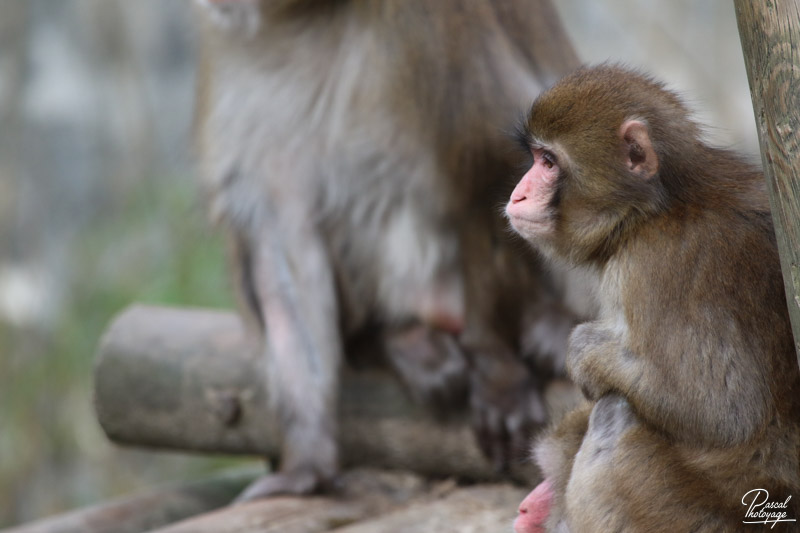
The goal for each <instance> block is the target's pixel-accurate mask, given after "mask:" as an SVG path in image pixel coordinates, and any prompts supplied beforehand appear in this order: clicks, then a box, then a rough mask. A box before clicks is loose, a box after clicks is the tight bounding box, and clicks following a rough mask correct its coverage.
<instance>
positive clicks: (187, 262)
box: [0, 176, 241, 527]
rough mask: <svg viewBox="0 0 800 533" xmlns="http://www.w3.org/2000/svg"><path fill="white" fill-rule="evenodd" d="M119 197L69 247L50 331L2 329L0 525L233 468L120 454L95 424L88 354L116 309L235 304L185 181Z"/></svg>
mask: <svg viewBox="0 0 800 533" xmlns="http://www.w3.org/2000/svg"><path fill="white" fill-rule="evenodd" d="M128 188H129V190H123V191H114V194H113V195H112V197H111V198H109V200H108V201H107V202H105V203H104V204H103V205H102V206H101V207H100V208H98V209H97V213H96V214H95V215H94V216H92V222H91V223H90V224H89V225H87V226H86V227H84V228H83V230H82V231H81V232H80V233H79V234H78V235H77V236H76V238H75V239H74V242H72V243H71V244H72V246H71V251H70V254H69V257H70V261H71V264H69V265H67V266H66V268H68V269H69V271H70V274H71V275H70V276H69V279H70V287H69V288H68V290H67V294H66V302H65V305H64V306H63V307H62V309H63V311H62V312H60V313H59V314H58V316H57V317H56V318H55V321H54V323H53V324H51V326H50V327H47V328H41V329H26V330H23V329H12V328H10V327H9V326H8V325H3V324H2V323H0V346H4V347H7V348H6V349H5V350H3V352H4V353H2V354H0V363H2V364H0V369H2V372H3V374H4V375H3V376H0V378H2V379H0V383H1V384H2V386H0V527H2V526H4V525H10V524H14V523H18V522H21V521H28V520H31V519H33V518H37V517H39V516H42V515H47V514H51V513H55V512H60V511H63V510H65V509H70V508H74V507H77V506H82V505H86V504H89V503H94V502H96V501H100V500H103V499H106V498H109V497H113V496H116V495H119V494H123V493H126V492H130V491H132V490H137V489H144V488H146V487H147V486H148V485H151V484H154V483H158V482H162V481H168V480H179V479H192V478H196V477H198V476H201V475H204V474H207V473H208V472H209V471H211V470H214V469H216V468H219V467H222V466H229V465H230V464H231V463H237V462H238V461H241V460H234V459H230V458H200V457H187V456H181V455H179V454H167V453H153V452H146V451H134V450H124V449H120V448H118V447H116V446H114V445H112V444H111V443H109V442H108V441H107V439H106V438H105V436H104V435H103V434H102V431H101V430H100V428H99V426H98V424H97V422H96V420H95V417H94V411H93V408H92V398H91V394H92V393H91V391H92V365H93V355H94V351H95V348H96V346H97V342H98V339H99V338H100V336H101V334H102V332H103V330H104V328H105V327H106V326H107V325H108V323H109V322H110V320H111V319H112V317H113V316H114V315H115V314H116V313H117V312H119V311H121V310H122V309H123V308H125V307H126V306H127V305H129V304H130V303H132V302H135V301H138V302H147V303H156V304H167V305H195V306H207V307H225V308H230V307H232V306H233V299H232V296H231V291H230V287H229V283H228V277H227V275H226V269H225V259H224V253H223V247H222V243H221V242H220V239H219V236H218V234H217V232H215V231H214V229H213V228H211V227H210V226H209V224H208V223H207V221H206V215H205V209H204V206H203V205H202V202H201V201H200V199H199V195H198V194H197V187H196V185H195V183H194V182H193V181H192V180H190V179H189V178H187V177H183V176H181V177H176V176H168V177H152V178H149V179H141V180H139V181H137V182H136V183H135V184H132V185H129V186H128ZM9 348H10V349H9Z"/></svg>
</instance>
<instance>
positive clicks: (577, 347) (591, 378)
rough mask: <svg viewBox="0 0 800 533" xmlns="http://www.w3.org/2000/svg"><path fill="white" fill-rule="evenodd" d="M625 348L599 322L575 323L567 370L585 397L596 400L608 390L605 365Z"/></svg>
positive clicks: (568, 348) (570, 340)
mask: <svg viewBox="0 0 800 533" xmlns="http://www.w3.org/2000/svg"><path fill="white" fill-rule="evenodd" d="M623 351H624V347H623V346H622V343H621V342H620V341H619V339H618V337H617V336H616V335H615V334H614V333H613V332H612V331H610V330H609V329H608V328H606V327H604V326H602V325H601V324H600V323H598V322H586V323H583V324H580V325H578V326H577V327H576V328H575V329H573V330H572V333H571V334H570V336H569V343H568V347H567V372H568V373H569V375H570V377H571V378H572V380H573V381H574V382H575V384H576V385H578V386H579V387H580V388H581V390H582V391H583V393H584V394H585V395H586V397H587V398H589V399H590V400H597V399H598V398H600V397H601V396H602V395H603V394H605V393H607V392H609V391H610V390H611V386H610V385H609V383H608V382H607V381H606V380H605V379H604V374H605V372H604V371H603V369H604V368H606V367H609V366H611V365H610V362H611V360H612V359H616V358H618V357H619V356H620V354H621V353H622V352H623Z"/></svg>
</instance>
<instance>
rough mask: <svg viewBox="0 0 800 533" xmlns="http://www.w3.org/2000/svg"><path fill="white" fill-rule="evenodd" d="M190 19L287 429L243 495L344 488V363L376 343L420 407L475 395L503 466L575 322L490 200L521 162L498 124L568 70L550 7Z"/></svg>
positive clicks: (346, 6) (213, 150) (251, 297)
mask: <svg viewBox="0 0 800 533" xmlns="http://www.w3.org/2000/svg"><path fill="white" fill-rule="evenodd" d="M199 4H200V5H201V6H202V8H203V9H202V10H201V11H202V13H201V15H202V24H203V32H202V47H203V55H202V59H201V65H200V71H199V92H198V102H197V106H198V107H197V128H198V141H199V148H200V156H201V157H200V159H201V165H202V169H203V172H204V178H205V184H206V186H207V188H208V190H209V193H210V196H211V200H212V209H213V211H214V213H215V214H216V215H217V216H218V217H219V218H220V219H221V220H222V222H223V223H224V225H225V226H226V228H227V229H228V231H229V234H230V241H231V243H232V245H233V246H232V248H233V256H234V258H235V263H236V265H237V267H236V268H237V270H238V286H239V289H240V292H241V295H242V300H243V302H244V304H245V308H246V310H247V312H248V313H249V315H250V316H251V317H252V318H253V321H252V322H253V323H254V324H255V325H256V326H257V327H258V328H259V329H260V330H261V331H262V332H263V334H264V336H263V338H264V339H265V340H264V352H265V355H266V357H267V359H268V361H269V365H268V366H269V379H270V383H269V391H270V392H271V393H272V401H273V403H274V406H275V407H276V408H277V409H278V412H279V413H280V417H281V420H282V424H283V431H284V435H283V437H284V446H283V453H282V458H281V467H280V470H279V472H277V473H276V474H273V475H270V476H267V477H265V478H263V479H261V480H259V481H258V482H256V483H255V484H254V485H253V486H251V487H250V488H249V489H248V490H247V491H245V493H244V495H243V499H251V498H257V497H262V496H268V495H271V494H275V493H306V492H311V491H314V490H317V489H320V488H324V486H325V485H326V484H328V483H329V482H330V481H331V480H332V479H333V478H334V476H335V475H336V473H337V469H338V459H337V455H338V449H337V423H336V403H337V393H338V388H339V367H340V363H341V361H342V358H343V354H344V353H345V352H347V349H348V348H349V346H350V342H351V341H352V340H353V339H354V338H355V337H356V336H359V335H361V334H363V333H364V332H366V331H371V332H372V331H379V332H380V339H381V344H382V346H383V348H384V349H385V351H386V352H387V355H388V357H389V359H390V360H391V361H392V364H393V366H394V367H395V368H396V369H397V370H398V371H399V373H400V374H401V376H402V377H403V378H404V380H405V382H406V383H407V384H408V385H409V388H410V389H411V390H412V392H413V393H414V394H415V395H417V396H420V397H422V398H428V399H432V400H433V401H434V402H436V403H439V404H441V405H443V406H444V409H445V410H452V409H453V407H451V405H452V402H453V401H455V402H458V401H459V399H466V398H467V394H468V395H469V396H468V398H469V402H470V404H471V405H472V407H473V411H472V412H473V417H474V419H475V424H476V428H477V431H478V436H479V440H480V443H481V445H482V447H483V449H484V450H485V451H486V452H487V453H489V454H490V456H491V458H492V459H493V460H494V462H495V464H496V465H497V466H498V468H503V467H505V466H506V465H507V464H508V462H509V461H510V460H511V459H512V453H513V450H514V449H517V448H524V441H525V435H526V434H528V433H529V430H530V429H531V428H532V427H534V426H536V425H538V424H541V423H542V422H543V420H544V409H543V405H542V402H541V398H540V391H539V389H538V388H537V386H538V384H539V381H540V380H541V379H544V378H547V377H548V374H554V373H558V371H559V369H560V368H563V357H562V356H563V352H564V351H565V349H566V339H567V335H568V333H569V330H570V328H571V327H572V325H573V318H572V317H571V315H570V314H569V313H567V312H565V311H564V310H563V309H561V307H560V303H559V299H558V295H557V294H555V293H554V292H553V291H552V290H551V287H550V285H549V284H548V283H547V282H544V280H543V278H542V272H543V271H542V269H541V268H540V267H539V266H538V264H537V262H536V259H535V258H534V257H533V256H532V255H525V254H524V253H523V251H522V250H520V247H519V246H518V245H514V244H512V242H511V241H510V236H508V235H506V233H507V232H506V231H505V228H504V221H503V220H502V217H500V216H499V214H498V213H497V212H496V203H493V199H496V200H499V201H501V198H502V197H503V196H502V195H503V194H506V193H507V190H506V191H505V193H503V192H502V191H499V192H498V193H497V194H499V195H498V196H496V197H495V196H494V194H495V189H496V186H497V185H498V184H500V185H502V184H501V183H499V180H501V179H503V177H504V176H507V175H508V174H509V172H510V169H511V168H512V167H513V165H515V164H517V163H519V161H517V160H516V158H515V157H514V156H513V155H512V154H509V153H508V151H507V150H505V147H504V143H503V134H502V128H503V127H504V126H505V124H507V123H508V121H509V120H511V119H512V118H513V117H514V115H515V114H516V113H517V112H518V110H519V109H520V108H521V107H522V106H523V105H524V102H525V101H526V99H528V98H529V97H530V95H531V94H535V93H537V92H539V91H540V90H541V89H542V88H543V87H544V86H545V85H546V84H548V83H550V82H552V81H555V80H556V79H557V78H558V77H560V76H561V75H562V74H564V73H565V72H566V71H568V70H570V69H571V68H573V67H574V66H575V65H576V57H575V54H574V52H573V50H572V47H571V46H570V44H569V42H568V41H567V39H566V37H565V34H564V32H563V30H562V28H561V25H560V22H559V20H558V17H557V14H556V13H555V11H554V9H553V7H552V6H551V5H550V3H549V1H548V0H534V1H523V0H504V1H495V0H474V1H469V2H463V1H458V0H436V1H428V0H359V1H356V0H338V1H334V0H261V1H259V0H218V1H213V0H205V1H201V2H199ZM509 188H510V187H509ZM528 302H533V303H532V304H531V305H529V304H528ZM519 317H522V318H519ZM530 332H533V334H530ZM521 355H523V356H524V355H526V356H528V361H529V363H530V365H529V364H528V363H526V362H524V361H523V359H524V357H520V356H521ZM529 366H532V367H538V368H539V370H538V373H537V372H535V371H532V370H531V369H530V368H529ZM548 366H549V369H548V368H546V367H548Z"/></svg>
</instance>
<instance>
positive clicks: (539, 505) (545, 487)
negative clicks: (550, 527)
mask: <svg viewBox="0 0 800 533" xmlns="http://www.w3.org/2000/svg"><path fill="white" fill-rule="evenodd" d="M552 505H553V488H552V487H551V486H550V481H549V480H547V479H545V480H544V481H542V482H541V483H539V484H538V485H537V486H536V488H535V489H533V490H532V491H531V492H530V494H528V495H527V496H526V497H525V499H524V500H522V503H521V504H520V505H519V515H518V516H517V519H516V520H515V521H514V531H515V532H516V533H545V531H544V523H545V521H547V517H548V516H549V515H550V507H551V506H552Z"/></svg>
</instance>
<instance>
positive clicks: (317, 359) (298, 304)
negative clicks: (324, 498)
mask: <svg viewBox="0 0 800 533" xmlns="http://www.w3.org/2000/svg"><path fill="white" fill-rule="evenodd" d="M271 213H274V210H272V211H271ZM265 216H267V217H268V216H270V215H269V214H267V215H265ZM297 220H298V218H297V217H293V221H294V222H295V223H294V224H292V227H291V229H287V227H286V226H287V225H283V227H281V226H280V225H279V224H277V223H276V222H275V221H274V220H269V221H268V222H269V223H265V224H263V225H262V226H261V227H260V228H259V229H258V231H257V232H256V239H253V242H254V245H253V253H252V261H253V264H252V267H251V269H252V274H251V277H252V282H253V291H254V294H255V296H256V298H257V299H258V302H259V304H260V308H261V311H262V316H263V320H264V330H265V333H266V335H265V346H264V351H265V356H266V357H267V360H268V365H267V371H268V378H269V387H268V390H269V391H270V394H271V398H270V401H271V403H272V407H273V408H275V409H277V411H278V413H279V418H280V421H281V424H282V429H283V447H282V454H281V465H280V470H279V472H277V473H275V474H271V475H268V476H266V477H264V478H262V479H260V480H257V481H256V482H254V483H253V484H252V485H251V486H250V487H248V488H247V489H246V490H245V491H244V492H243V493H242V495H241V496H240V497H239V499H238V501H245V500H251V499H255V498H261V497H266V496H270V495H273V494H279V493H284V494H285V493H290V494H303V493H309V492H312V491H315V490H318V489H320V488H321V487H322V486H323V485H325V484H327V483H329V482H330V481H331V480H332V479H333V478H334V476H335V475H336V474H337V471H338V448H337V441H336V438H337V435H336V432H337V427H336V425H337V424H336V407H335V406H336V405H337V393H338V387H339V366H340V362H341V360H342V353H341V352H342V341H341V336H340V331H339V318H338V314H339V310H338V306H337V299H336V293H335V286H334V276H333V272H332V266H331V262H330V259H329V257H328V255H327V250H326V247H325V246H324V242H323V240H322V238H321V235H320V234H319V233H318V231H317V230H316V228H315V227H313V226H312V225H311V224H310V222H306V223H300V224H298V223H297ZM305 220H306V221H310V220H311V217H306V218H305Z"/></svg>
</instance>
